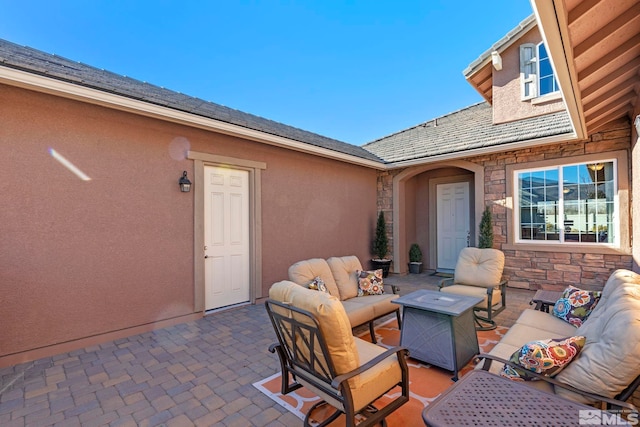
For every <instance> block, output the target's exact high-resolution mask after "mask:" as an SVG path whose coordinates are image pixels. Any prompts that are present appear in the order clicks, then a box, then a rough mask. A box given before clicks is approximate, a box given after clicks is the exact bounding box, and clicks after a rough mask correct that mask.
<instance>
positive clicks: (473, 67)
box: [462, 19, 537, 80]
mask: <svg viewBox="0 0 640 427" xmlns="http://www.w3.org/2000/svg"><path fill="white" fill-rule="evenodd" d="M536 25H537V23H536V20H535V19H533V20H531V21H530V22H528V23H527V24H526V25H525V26H523V27H522V28H521V29H520V30H519V31H518V32H517V33H515V34H511V35H507V36H505V37H503V39H506V40H502V39H501V40H498V41H497V42H496V43H494V44H493V46H491V48H489V49H488V50H486V51H484V52H483V53H482V54H481V55H480V56H479V57H478V58H477V59H476V60H475V61H473V62H472V63H471V64H470V65H469V66H468V67H467V68H466V69H465V70H464V71H463V72H462V74H463V75H464V77H465V78H466V79H467V80H469V79H470V78H471V77H472V76H473V75H474V74H475V73H476V72H478V71H480V70H481V69H483V68H484V67H485V66H486V65H489V64H491V52H498V53H502V52H504V51H505V50H506V49H507V48H509V47H510V46H511V45H513V44H514V43H516V42H517V41H518V40H520V38H521V37H522V36H523V35H524V34H526V33H528V32H529V30H531V29H532V28H534V27H535V26H536ZM476 62H477V63H476Z"/></svg>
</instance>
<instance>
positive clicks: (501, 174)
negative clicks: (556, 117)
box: [378, 123, 633, 290]
mask: <svg viewBox="0 0 640 427" xmlns="http://www.w3.org/2000/svg"><path fill="white" fill-rule="evenodd" d="M630 138H631V128H630V126H629V124H628V123H627V124H624V125H618V126H617V127H611V128H609V129H607V130H604V131H601V132H599V133H596V134H593V135H591V136H590V138H589V139H588V140H587V141H582V142H566V143H560V144H553V145H546V146H541V147H532V148H527V149H522V150H515V151H508V152H504V153H498V154H490V155H486V156H476V157H470V158H467V159H464V160H466V161H469V162H473V163H477V164H482V165H483V166H484V169H485V205H488V206H490V207H491V212H492V216H493V233H494V247H495V248H497V249H502V245H503V244H504V243H507V209H506V207H505V201H506V200H505V198H506V166H507V165H508V164H517V163H526V162H534V161H540V160H547V159H556V158H570V157H572V156H580V155H584V154H592V153H602V152H607V151H616V150H629V149H630V140H631V139H630ZM631 167H632V166H631V162H629V168H630V169H631ZM400 172H401V170H394V171H387V172H381V173H380V174H379V175H378V209H382V210H383V211H384V212H385V218H386V220H387V224H388V227H387V232H388V234H389V238H390V241H391V242H392V241H393V235H392V234H393V228H392V226H391V224H392V221H393V216H392V213H393V194H392V184H393V176H394V175H396V174H397V173H400ZM629 176H632V175H631V171H629ZM503 251H504V254H505V259H506V260H505V269H504V276H505V278H507V279H508V280H509V286H511V287H517V288H524V289H531V290H537V289H549V290H562V289H564V288H565V287H567V286H568V285H575V286H581V287H582V288H584V289H602V286H604V283H605V282H606V280H607V279H608V278H609V275H610V274H611V272H613V271H614V270H616V269H619V268H625V269H629V270H630V269H631V268H632V264H633V259H632V256H631V255H610V254H593V253H580V252H571V253H567V252H547V251H535V250H503Z"/></svg>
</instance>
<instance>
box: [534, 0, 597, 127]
mask: <svg viewBox="0 0 640 427" xmlns="http://www.w3.org/2000/svg"><path fill="white" fill-rule="evenodd" d="M530 1H531V7H532V8H533V11H534V14H535V16H536V21H537V22H538V28H539V30H540V34H541V36H542V40H543V41H544V44H545V46H546V47H547V52H548V53H549V58H550V60H551V64H552V67H553V69H554V71H555V73H556V80H557V81H558V86H559V87H560V93H562V99H563V101H564V105H565V106H566V109H567V113H568V114H569V120H570V122H571V125H572V126H573V129H574V132H575V134H576V138H578V139H583V138H586V136H587V126H586V120H585V115H584V110H583V106H582V102H581V100H580V98H579V95H578V94H580V88H579V87H578V73H577V71H576V69H575V62H574V60H573V48H572V46H571V42H570V38H569V32H568V22H567V16H568V13H567V10H566V8H565V5H564V1H563V0H551V1H549V0H530Z"/></svg>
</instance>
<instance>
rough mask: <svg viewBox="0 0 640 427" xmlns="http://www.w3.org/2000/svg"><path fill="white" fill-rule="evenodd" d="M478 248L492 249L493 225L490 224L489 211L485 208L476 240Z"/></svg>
mask: <svg viewBox="0 0 640 427" xmlns="http://www.w3.org/2000/svg"><path fill="white" fill-rule="evenodd" d="M478 247H479V248H492V247H493V225H492V224H491V210H490V209H489V207H488V206H487V207H486V208H485V209H484V212H483V213H482V219H481V220H480V236H479V240H478Z"/></svg>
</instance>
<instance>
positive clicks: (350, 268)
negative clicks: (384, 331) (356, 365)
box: [289, 255, 401, 344]
mask: <svg viewBox="0 0 640 427" xmlns="http://www.w3.org/2000/svg"><path fill="white" fill-rule="evenodd" d="M363 271H365V270H363V268H362V264H361V263H360V260H359V259H358V257H356V256H353V255H351V256H343V257H331V258H329V259H327V260H324V259H322V258H313V259H308V260H304V261H299V262H297V263H295V264H293V265H292V266H291V267H289V280H290V281H292V282H294V283H297V284H298V285H301V286H304V287H306V288H308V287H310V286H317V283H318V279H320V281H321V282H322V283H323V284H324V285H325V287H326V291H327V292H328V293H329V294H331V295H333V296H335V297H336V298H338V299H339V300H340V301H341V302H342V305H343V307H344V310H345V312H346V313H347V317H348V318H349V322H350V323H351V327H352V328H355V327H358V326H361V325H365V324H369V332H370V334H371V340H372V341H373V343H374V344H375V343H376V336H375V332H374V328H373V321H374V320H376V319H379V318H380V317H383V316H386V315H387V314H390V313H396V316H397V319H398V325H400V322H401V321H400V306H398V305H397V304H393V303H392V302H391V301H393V300H394V299H396V298H398V296H399V295H397V293H398V290H397V288H396V287H395V286H389V288H388V289H390V290H391V292H386V291H385V293H383V294H380V295H362V292H359V291H358V290H359V289H360V287H359V280H361V278H360V277H359V275H358V272H363ZM365 273H367V272H366V271H365ZM379 280H382V278H381V277H380V278H379Z"/></svg>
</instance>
